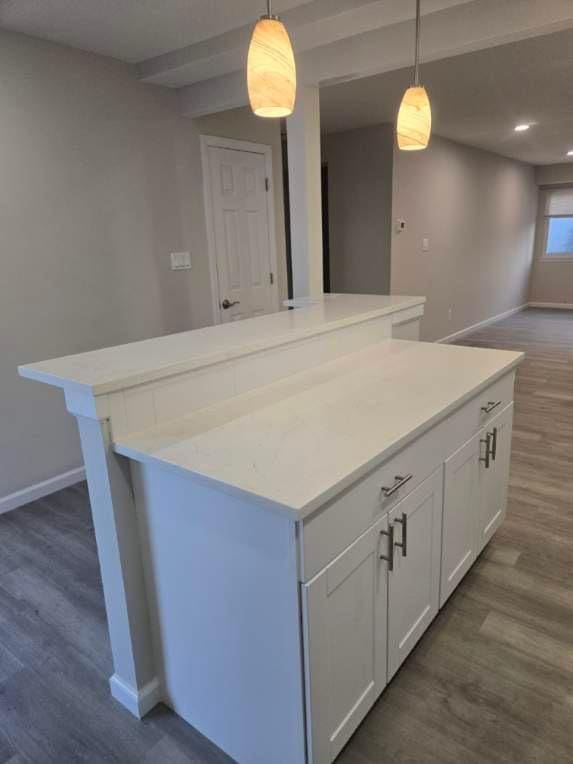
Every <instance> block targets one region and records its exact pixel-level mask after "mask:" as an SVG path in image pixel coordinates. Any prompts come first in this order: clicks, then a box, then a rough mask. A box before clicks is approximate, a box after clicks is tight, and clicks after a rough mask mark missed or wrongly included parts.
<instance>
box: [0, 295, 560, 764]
mask: <svg viewBox="0 0 573 764" xmlns="http://www.w3.org/2000/svg"><path fill="white" fill-rule="evenodd" d="M463 344H468V345H482V346H488V347H500V348H514V349H522V350H525V351H526V353H527V358H526V361H525V363H524V364H523V365H522V366H521V368H520V369H519V372H518V380H517V388H516V410H515V422H514V438H513V450H512V467H511V479H510V497H509V509H508V516H507V519H506V521H505V523H504V525H503V526H502V528H501V529H500V530H499V532H498V533H497V534H496V536H495V537H494V539H493V540H492V542H491V543H490V544H489V546H488V547H487V548H486V550H485V551H484V552H483V554H482V555H481V557H480V558H479V560H478V561H477V563H476V564H475V565H474V567H473V568H472V570H471V571H470V572H469V573H468V575H467V576H466V578H465V579H464V581H463V582H462V584H461V585H460V587H459V588H458V590H457V591H456V592H455V593H454V594H453V595H452V597H451V598H450V600H449V601H448V603H447V605H446V606H445V607H444V609H443V610H442V611H441V612H440V614H439V615H438V617H437V618H436V619H435V621H434V623H433V624H432V626H431V627H430V628H429V630H428V631H427V633H426V634H425V635H424V637H423V638H422V639H421V641H420V642H419V644H418V646H417V647H416V648H415V650H414V652H413V653H412V654H411V656H410V657H409V659H408V660H407V661H406V663H405V664H404V666H403V667H402V668H401V669H400V671H399V672H398V673H397V675H396V676H395V677H394V679H393V681H392V682H391V684H390V685H389V687H388V688H387V689H386V691H385V692H384V693H383V695H382V696H381V698H380V699H379V701H378V702H377V703H376V705H375V706H374V708H373V709H372V711H371V712H370V713H369V714H368V716H367V717H366V719H365V720H364V722H363V724H362V725H361V726H360V728H359V729H358V731H357V732H356V734H355V735H354V736H353V738H352V739H351V740H350V742H349V744H348V745H347V746H346V748H345V749H344V751H343V752H342V754H341V755H340V757H339V762H340V763H341V764H382V763H383V762H411V763H412V764H418V763H419V764H431V763H432V762H436V763H438V762H439V763H440V764H450V763H451V764H454V763H455V764H458V763H460V762H463V764H474V763H475V764H478V763H479V764H483V763H485V762H487V763H488V764H489V763H490V762H491V763H492V764H495V763H497V762H499V763H500V764H501V763H502V762H508V763H510V762H511V763H512V764H513V763H515V764H523V763H529V762H531V763H533V762H540V763H543V764H558V763H559V764H561V763H563V764H566V763H567V762H569V763H572V764H573V314H572V313H568V312H565V311H564V312H558V311H555V312H552V311H540V310H528V311H525V312H523V313H519V314H517V315H515V316H512V317H510V318H509V319H506V320H504V321H501V322H499V323H497V324H494V325H491V326H488V327H486V328H484V329H482V330H481V331H479V332H476V333H475V334H474V335H472V336H470V337H468V338H466V339H465V340H464V342H463ZM111 673H112V663H111V654H110V648H109V642H108V638H107V632H106V620H105V610H104V603H103V594H102V590H101V582H100V577H99V570H98V562H97V554H96V547H95V539H94V534H93V527H92V523H91V517H90V509H89V500H88V497H87V492H86V488H85V485H84V484H80V485H78V486H74V487H72V488H69V489H66V490H65V491H61V492H59V493H57V494H53V495H52V496H50V497H47V498H45V499H42V500H40V501H36V502H34V503H33V504H30V505H28V506H26V507H23V508H21V509H18V510H16V511H14V512H11V513H8V514H6V515H3V516H0V764H8V763H9V764H30V762H33V763H34V764H36V763H37V764H43V763H44V762H45V763H46V764H51V763H52V762H53V763H57V764H68V763H69V764H73V763H74V762H120V763H121V764H130V763H131V762H143V763H144V764H180V763H181V764H184V763H186V762H194V763H195V762H196V763H197V764H200V763H201V764H202V763H204V764H220V763H222V762H230V761H231V760H230V759H229V758H228V757H227V756H226V755H225V754H223V753H222V752H221V751H219V750H218V749H217V748H216V747H215V746H213V745H212V744H211V743H210V742H209V741H207V740H206V739H205V738H204V737H203V736H202V735H200V734H199V733H198V732H197V731H195V730H193V729H192V728H191V727H190V726H189V725H187V724H186V723H185V722H184V721H182V720H181V719H179V718H178V717H177V716H176V715H175V714H173V713H172V712H171V711H170V710H169V709H167V708H166V707H165V706H159V707H158V708H156V709H155V710H154V711H153V712H152V713H151V714H150V715H149V716H148V717H147V718H146V719H145V720H143V721H141V722H140V721H137V720H136V719H134V718H133V717H132V716H131V715H130V714H129V713H128V712H127V711H125V709H123V708H122V707H121V706H120V705H118V704H117V703H116V702H115V701H114V700H113V699H112V698H111V697H110V695H109V691H108V677H109V676H110V675H111ZM268 764H272V762H269V763H268Z"/></svg>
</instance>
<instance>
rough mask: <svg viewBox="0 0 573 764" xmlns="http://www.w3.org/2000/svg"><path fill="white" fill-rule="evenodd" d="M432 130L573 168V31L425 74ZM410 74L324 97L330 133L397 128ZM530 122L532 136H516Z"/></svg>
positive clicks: (438, 64) (457, 60)
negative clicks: (570, 152)
mask: <svg viewBox="0 0 573 764" xmlns="http://www.w3.org/2000/svg"><path fill="white" fill-rule="evenodd" d="M421 76H422V81H423V84H424V85H425V86H426V88H427V89H428V92H429V95H430V98H431V103H432V116H433V127H434V130H435V132H436V133H437V134H439V135H442V136H444V137H446V138H451V139H453V140H456V141H459V142H461V143H466V144H469V145H472V146H477V147H479V148H483V149H488V150H490V151H494V152H497V153H500V154H503V155H505V156H509V157H514V158H515V159H520V160H522V161H525V162H530V163H531V164H551V163H556V162H565V161H571V160H573V158H572V157H567V156H566V152H567V150H571V149H573V30H572V29H569V30H566V31H564V32H558V33H555V34H551V35H545V36H542V37H536V38H533V39H528V40H522V41H521V42H517V43H512V44H509V45H501V46H498V47H495V48H489V49H488V50H481V51H477V52H475V53H468V54H465V55H462V56H455V57H453V58H447V59H442V60H439V61H432V62H430V63H428V64H426V65H423V66H422V75H421ZM410 78H411V69H400V70H397V71H393V72H387V73H385V74H380V75H376V76H374V77H366V78H363V79H360V80H354V81H351V82H345V83H343V84H339V85H332V86H331V87H327V88H323V89H321V120H322V127H323V129H324V130H326V131H330V132H333V131H340V130H348V129H351V128H355V127H362V126H365V125H373V124H377V123H380V122H393V121H394V120H395V117H396V114H397V111H398V108H399V105H400V99H401V97H402V93H403V92H404V89H405V88H406V87H407V86H408V84H409V82H410ZM521 122H531V123H533V126H532V127H531V128H530V130H528V131H527V132H523V133H516V132H514V130H513V128H514V127H515V125H516V124H518V123H521Z"/></svg>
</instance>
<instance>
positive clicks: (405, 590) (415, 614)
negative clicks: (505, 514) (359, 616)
mask: <svg viewBox="0 0 573 764" xmlns="http://www.w3.org/2000/svg"><path fill="white" fill-rule="evenodd" d="M442 472H443V471H442V468H441V467H440V468H439V469H438V470H436V471H435V472H434V473H433V474H432V475H431V476H430V477H429V478H427V479H426V480H425V481H424V482H423V483H422V484H421V485H419V486H418V488H416V489H415V490H414V491H412V493H411V494H410V495H409V496H407V497H406V498H405V499H404V500H403V501H401V502H400V503H399V504H397V505H396V507H394V509H393V510H392V511H391V512H390V515H389V525H390V529H391V530H390V532H391V533H392V532H393V533H394V544H395V546H394V560H393V566H391V567H392V568H393V569H392V570H391V571H390V572H389V573H388V679H390V678H391V677H392V676H393V675H394V674H395V672H396V671H397V670H398V668H399V666H400V664H401V663H402V662H403V660H404V659H405V658H406V656H407V655H408V653H409V652H410V651H411V650H412V648H413V647H414V645H415V644H416V642H417V641H418V640H419V638H420V637H421V636H422V634H423V633H424V631H425V630H426V629H427V627H428V626H429V624H430V623H431V621H432V619H433V618H434V616H435V615H436V613H437V612H438V604H439V595H440V546H441V533H442V495H443V491H442V488H443V474H442ZM392 529H393V530H392Z"/></svg>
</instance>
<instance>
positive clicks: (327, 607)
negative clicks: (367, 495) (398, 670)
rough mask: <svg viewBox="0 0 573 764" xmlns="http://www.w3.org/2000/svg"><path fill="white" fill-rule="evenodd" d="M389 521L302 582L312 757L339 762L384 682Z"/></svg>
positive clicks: (322, 761)
mask: <svg viewBox="0 0 573 764" xmlns="http://www.w3.org/2000/svg"><path fill="white" fill-rule="evenodd" d="M387 526H388V521H387V518H386V517H384V518H382V519H381V520H379V521H378V522H377V523H376V524H375V525H374V526H372V528H370V530H368V531H366V533H364V534H363V535H362V536H360V537H359V538H358V539H357V540H356V541H355V542H354V543H353V544H351V546H349V547H348V548H347V549H346V550H345V551H344V552H342V554H340V555H339V556H338V557H337V558H336V559H335V560H333V562H332V563H330V565H328V566H327V567H326V568H325V569H324V570H323V571H322V572H321V573H319V574H318V575H317V576H316V577H315V578H314V579H312V581H310V582H309V583H308V584H304V585H302V599H303V619H304V624H303V627H304V642H305V663H306V666H305V669H306V670H305V675H306V703H307V720H308V725H307V728H308V745H309V750H310V752H311V753H310V756H309V760H310V761H312V762H313V764H325V763H326V762H331V761H333V760H334V759H335V758H336V756H337V755H338V754H339V752H340V751H341V749H342V747H343V746H344V745H345V743H346V742H347V741H348V739H349V738H350V736H351V735H352V733H353V732H354V730H355V729H356V727H357V726H358V725H359V724H360V722H361V721H362V719H363V718H364V716H365V715H366V713H367V712H368V710H369V709H370V707H371V706H372V704H373V703H374V701H375V700H376V698H377V697H378V695H379V694H380V693H381V692H382V690H383V689H384V686H385V685H386V638H387V606H388V603H387V568H386V563H385V562H384V561H383V560H381V555H385V554H386V548H387V537H386V536H384V535H382V533H383V532H385V531H387Z"/></svg>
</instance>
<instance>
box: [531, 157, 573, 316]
mask: <svg viewBox="0 0 573 764" xmlns="http://www.w3.org/2000/svg"><path fill="white" fill-rule="evenodd" d="M571 169H572V170H573V168H571ZM571 176H572V182H571V185H572V186H573V172H572V173H571ZM557 185H561V186H562V185H563V183H562V182H559V183H558V184H557ZM549 190H550V189H549V187H544V188H541V189H540V190H539V206H538V213H537V229H536V233H535V254H534V258H533V269H532V272H531V287H530V290H529V301H530V302H532V303H541V304H543V305H547V306H551V305H555V306H556V307H560V306H565V305H566V306H568V307H571V306H573V262H572V261H571V260H569V261H561V262H559V261H558V260H557V261H556V260H553V261H548V260H544V258H543V255H544V254H545V239H546V234H547V231H546V218H545V203H546V198H547V194H548V193H549Z"/></svg>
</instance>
